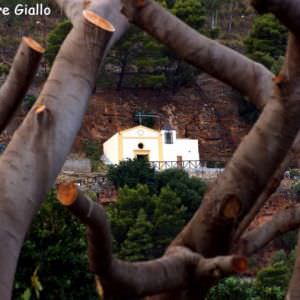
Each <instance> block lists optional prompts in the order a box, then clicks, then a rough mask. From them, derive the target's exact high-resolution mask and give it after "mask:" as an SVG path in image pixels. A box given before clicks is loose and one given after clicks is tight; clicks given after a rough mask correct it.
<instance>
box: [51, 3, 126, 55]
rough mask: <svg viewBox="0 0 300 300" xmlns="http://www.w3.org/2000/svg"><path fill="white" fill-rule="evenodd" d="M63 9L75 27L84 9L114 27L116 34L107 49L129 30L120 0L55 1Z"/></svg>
mask: <svg viewBox="0 0 300 300" xmlns="http://www.w3.org/2000/svg"><path fill="white" fill-rule="evenodd" d="M54 1H55V2H56V3H57V4H58V6H59V7H61V8H62V9H63V11H64V12H65V14H66V15H67V17H68V18H69V19H70V20H71V22H72V24H73V25H76V23H77V22H78V20H80V18H81V13H82V10H83V9H87V8H88V9H89V10H91V11H93V12H94V13H96V14H97V15H99V16H101V17H102V18H105V19H106V20H108V21H109V22H111V24H113V25H114V28H115V32H114V34H113V36H112V37H111V39H110V42H109V44H108V46H107V49H106V54H107V52H108V51H109V49H110V48H111V47H112V46H113V45H114V44H115V43H116V42H117V41H118V40H119V39H120V37H121V36H122V35H123V34H124V33H125V32H126V31H127V29H128V28H129V23H128V20H127V18H126V17H125V16H124V15H123V14H121V1H120V0H54Z"/></svg>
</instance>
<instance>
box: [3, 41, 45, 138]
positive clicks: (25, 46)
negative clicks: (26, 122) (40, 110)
mask: <svg viewBox="0 0 300 300" xmlns="http://www.w3.org/2000/svg"><path fill="white" fill-rule="evenodd" d="M44 51H45V50H44V49H43V47H42V46H41V45H39V44H38V43H37V42H36V41H34V40H33V39H31V38H29V37H23V38H22V41H21V44H20V46H19V49H18V51H17V54H16V56H15V58H14V61H13V64H12V66H11V69H10V72H9V74H8V76H7V78H6V80H5V82H4V84H3V85H2V86H1V89H0V132H2V131H3V130H4V129H5V127H6V126H7V124H8V123H9V121H10V120H11V118H12V117H13V115H14V113H15V112H16V110H17V108H18V107H19V105H20V104H21V102H22V100H23V98H24V96H25V95H26V92H27V90H28V88H29V86H30V84H31V82H32V80H33V78H34V76H35V74H36V72H37V70H38V66H39V63H40V60H41V58H42V55H43V53H44Z"/></svg>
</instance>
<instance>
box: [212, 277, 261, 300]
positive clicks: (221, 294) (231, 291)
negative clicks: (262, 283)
mask: <svg viewBox="0 0 300 300" xmlns="http://www.w3.org/2000/svg"><path fill="white" fill-rule="evenodd" d="M255 295H256V291H255V288H254V286H253V283H252V282H251V281H250V282H248V281H245V280H242V279H240V278H238V277H228V278H226V279H224V280H222V281H220V282H219V284H218V285H217V286H215V287H213V288H212V289H211V290H210V292H209V295H208V297H207V300H241V299H243V300H253V299H256V298H255Z"/></svg>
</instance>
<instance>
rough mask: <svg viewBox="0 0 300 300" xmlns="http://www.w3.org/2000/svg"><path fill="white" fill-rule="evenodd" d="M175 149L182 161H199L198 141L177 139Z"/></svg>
mask: <svg viewBox="0 0 300 300" xmlns="http://www.w3.org/2000/svg"><path fill="white" fill-rule="evenodd" d="M176 149H177V153H178V155H180V156H182V159H183V160H200V155H199V148H198V140H190V139H177V141H176Z"/></svg>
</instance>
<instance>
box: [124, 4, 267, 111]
mask: <svg viewBox="0 0 300 300" xmlns="http://www.w3.org/2000/svg"><path fill="white" fill-rule="evenodd" d="M122 3H123V9H122V12H123V13H124V14H125V15H126V16H127V17H128V18H129V20H130V21H131V22H133V23H134V24H136V25H137V26H139V27H141V28H142V29H143V30H145V31H147V32H148V33H149V34H151V35H152V36H154V37H155V38H156V39H158V40H159V41H161V42H162V43H163V44H165V45H166V46H167V47H169V48H170V49H172V50H174V52H175V53H176V54H177V55H178V56H179V57H180V58H182V59H184V60H186V61H187V62H189V63H191V64H192V65H194V66H196V67H197V68H199V69H201V70H204V71H205V72H206V73H208V74H210V75H212V76H214V77H216V78H218V79H219V80H221V81H223V82H225V83H227V84H229V85H230V86H232V87H233V88H235V89H237V90H239V91H240V92H241V93H242V94H243V95H246V96H248V97H249V98H250V100H251V101H252V102H253V103H254V104H256V106H257V107H259V108H262V107H263V106H264V105H265V103H266V101H267V100H268V99H269V98H270V94H271V92H272V77H273V75H272V73H271V72H270V71H268V70H267V69H266V68H265V67H264V66H262V65H260V64H258V63H256V62H254V61H251V60H250V59H248V58H247V57H245V56H243V55H241V54H240V53H238V52H236V51H234V50H232V49H230V48H227V47H225V46H222V45H221V44H219V43H218V42H215V41H213V40H210V39H208V38H206V37H204V36H203V35H201V34H200V33H199V32H197V31H195V30H193V29H192V28H190V27H189V26H188V25H186V24H185V23H183V22H182V21H180V20H179V19H178V18H176V17H175V16H174V15H172V14H171V13H169V12H168V11H167V10H165V9H164V8H163V7H161V6H160V5H159V4H158V3H156V2H155V1H152V0H143V1H137V0H122Z"/></svg>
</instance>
